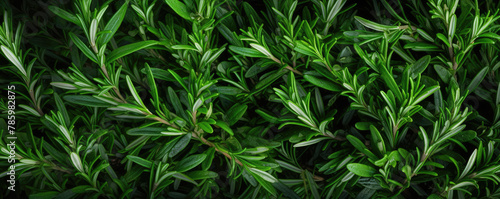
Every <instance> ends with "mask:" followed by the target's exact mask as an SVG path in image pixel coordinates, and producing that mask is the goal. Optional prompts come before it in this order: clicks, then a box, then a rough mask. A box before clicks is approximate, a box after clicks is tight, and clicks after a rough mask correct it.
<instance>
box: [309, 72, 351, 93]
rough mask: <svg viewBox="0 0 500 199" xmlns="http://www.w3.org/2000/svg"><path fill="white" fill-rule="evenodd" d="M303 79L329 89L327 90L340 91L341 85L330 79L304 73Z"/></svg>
mask: <svg viewBox="0 0 500 199" xmlns="http://www.w3.org/2000/svg"><path fill="white" fill-rule="evenodd" d="M304 79H305V80H307V81H308V82H310V83H311V84H314V85H315V86H318V87H320V88H323V89H326V90H329V91H334V92H340V91H342V90H343V89H342V87H341V86H339V85H337V84H335V83H333V82H331V81H330V80H326V79H323V78H318V77H316V76H312V75H307V74H305V75H304Z"/></svg>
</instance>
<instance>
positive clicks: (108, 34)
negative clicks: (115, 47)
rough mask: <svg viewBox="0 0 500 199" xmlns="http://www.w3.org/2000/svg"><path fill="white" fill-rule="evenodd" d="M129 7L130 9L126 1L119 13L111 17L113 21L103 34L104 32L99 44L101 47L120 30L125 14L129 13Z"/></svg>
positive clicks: (108, 24) (110, 21)
mask: <svg viewBox="0 0 500 199" xmlns="http://www.w3.org/2000/svg"><path fill="white" fill-rule="evenodd" d="M127 7H128V1H126V2H125V3H124V4H123V5H122V6H121V7H120V9H118V11H116V13H115V14H114V15H113V17H111V19H110V20H109V21H108V23H107V24H106V26H105V27H104V29H103V30H102V32H104V33H103V34H102V35H101V36H100V38H99V40H98V41H97V43H98V44H99V46H103V45H105V44H107V43H108V42H109V40H111V38H113V35H114V34H115V33H116V31H117V30H118V28H119V27H120V25H121V23H122V21H123V18H124V17H125V13H127Z"/></svg>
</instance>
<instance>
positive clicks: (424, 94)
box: [412, 85, 440, 105]
mask: <svg viewBox="0 0 500 199" xmlns="http://www.w3.org/2000/svg"><path fill="white" fill-rule="evenodd" d="M439 88H440V87H439V86H437V85H436V86H431V87H429V88H427V89H425V90H423V91H422V92H420V95H419V96H417V97H415V99H413V102H412V105H416V104H418V103H420V102H421V101H422V100H424V99H425V98H427V97H429V96H430V95H432V94H434V92H436V91H437V90H438V89H439Z"/></svg>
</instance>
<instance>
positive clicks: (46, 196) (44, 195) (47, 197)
mask: <svg viewBox="0 0 500 199" xmlns="http://www.w3.org/2000/svg"><path fill="white" fill-rule="evenodd" d="M57 195H59V192H57V191H45V192H40V193H36V194H31V195H30V196H29V199H52V198H55V197H56V196H57Z"/></svg>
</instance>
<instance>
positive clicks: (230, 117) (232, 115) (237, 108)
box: [224, 103, 248, 126]
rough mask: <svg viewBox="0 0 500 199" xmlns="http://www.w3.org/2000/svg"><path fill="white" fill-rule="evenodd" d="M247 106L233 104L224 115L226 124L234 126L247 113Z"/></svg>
mask: <svg viewBox="0 0 500 199" xmlns="http://www.w3.org/2000/svg"><path fill="white" fill-rule="evenodd" d="M247 108H248V106H247V105H244V104H239V103H237V104H235V105H234V106H232V107H231V108H230V109H229V110H228V111H227V112H226V114H224V116H225V119H226V121H227V122H228V124H229V126H232V125H234V124H235V123H236V122H237V121H238V120H240V118H241V117H242V116H243V114H245V112H246V111H247Z"/></svg>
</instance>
